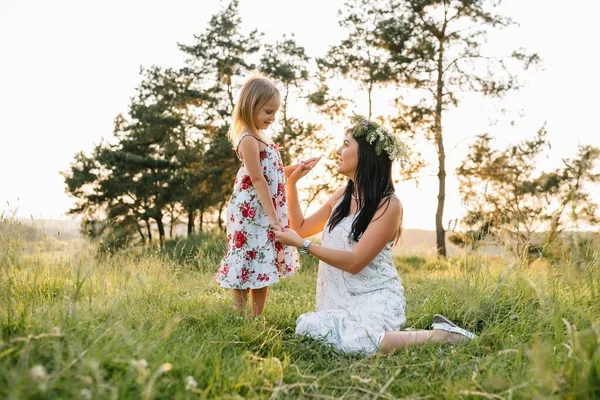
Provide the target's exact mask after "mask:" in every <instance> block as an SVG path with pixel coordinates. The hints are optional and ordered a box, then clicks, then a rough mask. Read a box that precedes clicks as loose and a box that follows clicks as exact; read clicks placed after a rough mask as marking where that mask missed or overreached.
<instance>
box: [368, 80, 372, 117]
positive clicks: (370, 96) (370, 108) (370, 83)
mask: <svg viewBox="0 0 600 400" xmlns="http://www.w3.org/2000/svg"><path fill="white" fill-rule="evenodd" d="M372 92H373V81H370V82H369V116H368V117H367V119H371V113H372V108H373V99H372V94H373V93H372Z"/></svg>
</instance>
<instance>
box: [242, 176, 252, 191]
mask: <svg viewBox="0 0 600 400" xmlns="http://www.w3.org/2000/svg"><path fill="white" fill-rule="evenodd" d="M250 186H252V179H250V175H244V177H243V178H242V190H247V189H248V188H249V187H250Z"/></svg>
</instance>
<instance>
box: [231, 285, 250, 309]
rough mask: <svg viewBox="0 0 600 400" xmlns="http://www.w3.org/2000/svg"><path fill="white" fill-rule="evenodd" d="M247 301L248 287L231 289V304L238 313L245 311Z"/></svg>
mask: <svg viewBox="0 0 600 400" xmlns="http://www.w3.org/2000/svg"><path fill="white" fill-rule="evenodd" d="M247 302H248V289H233V306H234V308H235V309H236V311H238V312H239V313H240V314H244V313H245V311H246V303H247Z"/></svg>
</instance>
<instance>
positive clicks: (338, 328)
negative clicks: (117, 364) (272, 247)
mask: <svg viewBox="0 0 600 400" xmlns="http://www.w3.org/2000/svg"><path fill="white" fill-rule="evenodd" d="M337 154H338V156H339V163H338V172H339V173H341V174H343V175H345V176H347V177H348V178H349V181H348V184H347V185H346V186H345V187H343V188H341V189H339V190H338V191H336V192H335V193H334V194H333V196H331V198H330V199H329V200H328V201H327V202H326V203H325V204H324V205H323V206H322V207H321V208H320V209H319V210H318V211H316V212H315V213H314V214H312V215H311V216H309V217H307V218H304V216H303V215H302V211H301V208H300V204H299V201H298V191H297V189H296V183H297V182H298V180H299V179H300V178H302V177H303V176H305V175H306V174H307V173H308V172H309V171H310V170H311V169H312V168H313V167H314V166H315V165H316V163H317V162H318V161H319V159H313V160H309V161H308V162H306V163H301V164H300V165H299V166H298V167H296V168H294V169H293V171H292V169H291V168H290V169H288V171H287V174H288V180H287V194H288V201H289V203H288V204H289V212H290V226H291V229H283V230H278V231H276V232H275V235H276V236H277V238H278V239H279V240H280V241H281V242H282V243H283V244H285V245H291V246H296V247H298V248H300V251H301V252H303V253H305V254H311V255H313V256H315V257H317V258H318V259H319V260H320V261H321V262H320V263H319V273H318V278H317V301H316V311H315V312H309V313H306V314H302V315H301V316H300V317H299V318H298V320H297V325H296V333H297V334H301V335H308V336H312V337H316V338H321V339H322V340H324V341H326V342H327V343H329V344H331V345H333V346H335V347H337V348H338V349H340V350H342V351H346V352H362V353H374V352H376V351H378V350H379V351H381V352H383V353H386V354H390V353H393V352H394V351H396V350H399V349H404V348H407V347H409V346H414V345H419V344H424V343H428V342H449V343H459V342H460V341H461V340H465V339H473V338H474V337H475V335H473V334H472V333H471V332H468V331H466V330H464V329H461V328H459V327H457V326H456V325H454V324H453V323H452V322H450V321H449V320H447V319H446V318H445V317H443V316H440V315H436V316H435V317H434V321H433V324H432V328H433V330H421V331H400V329H401V328H402V326H403V325H404V323H405V322H406V318H405V314H404V308H405V304H406V302H405V300H404V289H403V287H402V284H401V281H400V277H399V276H398V272H397V270H396V267H395V265H394V262H393V260H392V245H393V244H394V243H395V242H397V241H398V239H399V237H400V234H401V231H402V204H401V203H400V200H399V199H398V197H396V196H395V195H394V184H393V181H392V177H391V174H392V163H393V161H394V160H396V159H398V158H401V157H402V156H403V149H402V145H401V144H400V142H398V140H397V139H396V138H395V137H394V136H392V135H391V134H389V133H388V132H386V131H385V130H384V129H383V128H382V127H380V126H379V125H377V124H376V123H374V122H371V121H368V120H366V119H365V118H363V117H360V116H356V117H353V118H352V120H351V126H350V128H348V129H347V130H346V135H345V137H344V140H343V144H342V146H341V147H340V148H339V149H338V150H337ZM321 231H323V240H322V245H318V244H316V243H312V242H310V241H309V240H304V239H303V238H306V237H309V236H312V235H314V234H316V233H318V232H321Z"/></svg>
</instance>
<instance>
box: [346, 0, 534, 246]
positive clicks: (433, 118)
mask: <svg viewBox="0 0 600 400" xmlns="http://www.w3.org/2000/svg"><path fill="white" fill-rule="evenodd" d="M500 3H501V1H500V0H496V1H495V0H381V1H369V2H367V1H358V2H352V3H347V6H348V7H349V8H350V11H349V14H350V15H351V16H352V17H351V20H353V21H363V20H364V18H362V17H361V16H363V15H367V16H369V18H370V19H372V20H374V21H375V23H374V24H371V25H374V28H372V31H371V33H370V34H371V37H373V39H372V41H373V43H374V45H375V46H377V47H378V48H380V49H383V50H385V51H386V52H387V60H388V67H389V68H390V74H391V75H392V77H393V79H394V80H395V81H396V82H397V83H398V84H399V85H401V86H402V88H412V89H417V90H418V91H419V92H420V93H421V94H422V95H421V96H419V100H418V101H416V102H413V103H412V104H411V103H409V102H406V101H404V100H402V99H400V100H399V101H398V105H399V115H398V117H397V118H396V120H395V121H394V125H395V127H396V128H397V129H399V130H401V131H404V132H409V133H412V134H416V133H418V132H420V133H422V134H424V136H425V137H426V138H427V139H428V140H430V141H431V142H433V144H434V145H435V149H436V152H437V161H438V173H437V179H438V204H437V208H436V214H435V223H436V241H437V251H438V254H439V255H440V256H445V255H446V244H445V229H444V225H443V222H444V221H443V215H444V204H445V199H446V152H445V147H444V131H443V116H444V113H445V111H447V110H448V109H450V108H451V107H456V106H457V105H458V103H459V101H460V95H459V94H460V93H461V92H463V91H470V92H477V93H480V94H482V95H484V96H490V97H500V96H502V95H504V94H505V93H506V92H508V91H509V90H514V89H517V88H518V87H519V86H520V83H519V82H518V79H517V77H516V75H515V73H514V71H516V70H517V68H518V67H520V66H518V65H517V63H516V62H519V63H524V66H525V68H528V67H529V66H531V65H533V64H535V63H537V62H538V60H539V57H538V56H537V54H526V53H525V52H523V51H521V50H518V51H514V52H513V53H512V54H511V55H510V56H507V57H503V58H495V57H491V56H486V55H485V54H484V50H483V49H484V43H485V39H486V37H487V35H488V33H489V32H490V30H491V29H493V28H497V29H502V28H505V27H507V26H509V25H511V24H512V21H511V20H510V19H508V18H505V17H502V16H500V15H498V14H496V13H495V10H496V8H497V6H498V5H499V4H500ZM413 172H414V171H413Z"/></svg>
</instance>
